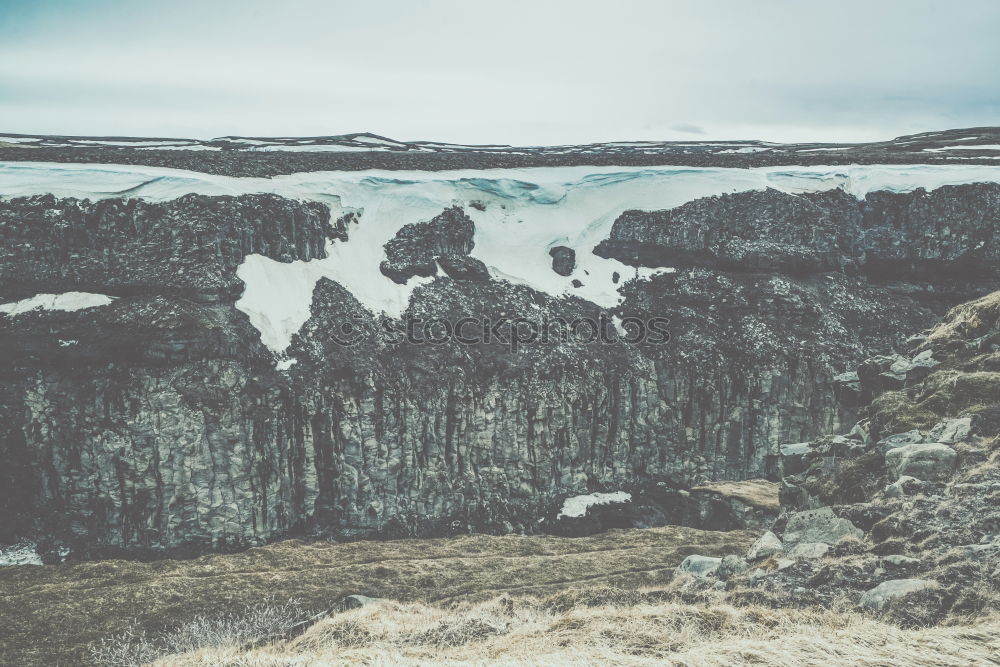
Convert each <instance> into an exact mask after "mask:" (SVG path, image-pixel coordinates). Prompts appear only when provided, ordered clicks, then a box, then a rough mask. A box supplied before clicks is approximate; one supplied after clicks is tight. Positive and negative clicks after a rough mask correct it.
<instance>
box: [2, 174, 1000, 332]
mask: <svg viewBox="0 0 1000 667" xmlns="http://www.w3.org/2000/svg"><path fill="white" fill-rule="evenodd" d="M974 182H989V183H1000V168H997V167H993V166H981V165H968V166H954V165H867V166H848V167H823V166H801V167H766V168H757V169H735V168H678V167H658V168H633V167H583V166H573V167H543V168H529V169H485V170H456V171H437V172H425V171H375V170H369V171H351V172H308V173H296V174H290V175H284V176H276V177H273V178H238V177H230V176H218V175H211V174H205V173H200V172H194V171H182V170H175V169H167V168H159V167H146V166H120V165H110V164H86V165H84V164H61V163H32V162H0V192H2V193H3V196H4V197H16V196H22V195H37V194H48V193H51V194H53V195H55V196H56V197H78V198H89V199H105V198H115V197H130V198H142V199H146V200H150V201H165V200H169V199H173V198H176V197H179V196H181V195H184V194H188V193H198V194H204V195H240V194H246V193H274V194H278V195H282V196H284V197H288V198H292V199H298V200H307V201H316V202H322V203H324V204H327V205H329V206H330V207H331V210H332V211H333V213H334V216H335V217H336V216H337V215H340V214H343V213H346V212H349V211H350V212H354V213H355V214H357V215H356V217H355V218H354V222H352V223H350V225H349V229H348V237H349V240H348V241H334V242H329V244H328V247H327V257H326V258H324V259H317V260H312V261H294V262H288V263H285V262H279V261H275V260H273V259H269V258H267V257H264V256H262V255H249V256H247V257H246V259H245V261H244V263H243V265H242V266H241V267H240V269H239V271H238V275H239V277H240V278H241V279H242V280H243V281H244V282H245V283H246V289H245V291H244V293H243V296H242V298H241V299H240V300H239V302H238V303H237V307H238V308H239V309H240V310H242V311H243V312H245V313H246V314H247V315H248V316H249V318H250V320H251V322H252V323H253V325H254V326H255V327H256V328H257V329H258V330H259V331H260V332H261V338H262V341H263V342H264V343H265V344H266V345H267V346H268V347H269V348H271V349H272V350H274V351H276V352H281V351H282V350H284V349H285V348H286V347H287V346H288V344H289V342H290V339H291V336H292V335H293V334H294V333H295V332H296V331H298V330H299V328H300V327H301V326H302V324H303V323H304V322H305V321H306V319H308V317H309V312H310V304H311V300H312V291H313V286H314V285H315V284H316V282H317V281H318V280H319V279H320V278H323V277H325V278H329V279H331V280H333V281H335V282H337V283H339V284H341V285H343V286H344V287H345V288H346V289H347V290H348V291H350V292H351V293H352V294H353V295H354V296H355V297H356V298H357V299H358V300H359V301H360V302H361V303H363V304H364V305H366V306H367V307H369V308H371V309H372V310H374V311H381V312H385V313H387V314H389V315H392V316H398V315H400V314H401V313H402V312H403V310H405V308H406V306H407V304H408V302H409V298H410V295H411V293H412V292H413V290H414V289H415V288H416V286H417V285H419V284H421V283H422V282H427V281H430V280H432V279H433V278H420V277H415V278H411V279H410V280H409V281H407V282H406V283H405V284H397V283H395V282H393V281H392V280H390V279H389V278H387V277H386V276H384V275H382V273H381V272H380V270H379V265H380V263H381V261H382V260H383V259H384V258H385V251H384V247H383V246H384V245H385V243H386V242H388V241H389V240H390V239H391V238H392V237H393V236H394V235H395V234H396V232H397V231H399V229H400V228H401V227H402V226H403V225H406V224H409V223H413V222H417V221H422V220H428V219H430V218H432V217H433V216H435V215H437V214H439V213H440V212H441V211H442V209H444V208H446V207H448V206H451V205H455V204H458V205H460V206H463V207H464V208H465V211H466V213H467V214H468V215H469V216H470V217H471V218H472V220H473V221H474V223H475V237H474V242H475V247H474V249H473V250H472V252H471V256H472V257H474V258H476V259H479V260H481V261H482V262H484V263H485V265H486V266H487V268H488V269H489V272H490V274H491V276H492V277H494V278H500V279H505V280H508V281H510V282H512V283H516V284H523V285H528V286H530V287H532V288H534V289H536V290H539V291H541V292H544V293H547V294H550V295H553V296H561V295H565V294H573V295H575V296H579V297H581V298H584V299H588V300H590V301H592V302H594V303H596V304H598V305H600V306H602V307H612V306H614V305H616V304H617V303H618V302H619V300H620V295H619V293H618V289H619V286H620V285H621V284H622V283H623V282H624V281H627V280H629V279H632V278H645V277H649V276H650V275H652V274H653V273H656V272H658V271H665V270H669V269H645V268H635V267H631V266H626V265H625V264H622V263H621V262H619V261H617V260H615V259H606V258H602V257H598V256H597V255H595V254H593V252H592V251H593V249H594V247H595V246H596V245H597V244H598V243H599V242H600V241H601V240H603V239H605V238H607V236H608V233H609V231H610V229H611V226H612V224H613V222H614V220H615V219H616V218H617V217H618V216H619V215H620V214H621V213H622V212H624V211H626V210H631V209H638V210H660V209H669V208H673V207H677V206H680V205H681V204H684V203H685V202H689V201H692V200H694V199H698V198H701V197H708V196H712V195H719V194H723V193H733V192H741V191H748V190H763V189H766V188H774V189H777V190H779V191H782V192H785V193H789V194H801V193H806V192H818V191H823V190H830V189H835V188H840V189H843V190H844V191H846V192H847V193H849V194H852V195H854V196H856V197H859V198H863V197H864V196H865V195H867V194H868V193H870V192H872V191H875V190H887V191H891V192H907V191H912V190H915V189H917V188H924V189H927V190H933V189H935V188H938V187H941V186H944V185H958V184H964V183H974ZM555 246H566V247H568V248H571V249H573V250H574V251H575V253H576V260H577V267H578V269H579V270H578V271H576V272H575V273H574V276H573V277H569V276H561V275H558V274H557V273H555V272H554V271H553V270H552V259H551V257H550V255H549V250H550V249H551V248H553V247H555ZM615 274H617V276H616V275H615ZM619 278H620V279H619ZM575 281H578V282H580V283H582V284H578V285H574V282H575ZM89 298H90V300H86V299H83V297H82V296H77V297H71V296H70V295H62V297H60V298H56V299H53V297H52V296H51V295H38V296H36V297H34V298H33V299H29V300H26V301H23V302H18V303H15V304H4V305H3V306H0V310H2V311H3V312H14V313H17V312H22V311H24V310H29V309H31V308H36V307H48V308H63V309H66V308H65V306H66V305H67V304H69V305H71V306H73V307H92V306H97V305H103V304H104V303H106V302H105V301H102V302H98V300H99V298H100V299H107V298H108V297H102V296H101V295H91V296H90V297H89ZM81 299H83V300H81ZM50 302H51V303H50ZM84 303H85V304H86V305H79V304H84ZM74 304H76V305H74Z"/></svg>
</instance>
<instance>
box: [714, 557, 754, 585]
mask: <svg viewBox="0 0 1000 667" xmlns="http://www.w3.org/2000/svg"><path fill="white" fill-rule="evenodd" d="M749 569H750V563H748V562H747V560H746V559H745V558H743V557H742V556H736V555H734V554H730V555H729V556H724V557H723V558H722V562H721V563H719V567H718V569H716V571H715V576H717V577H718V578H719V579H722V580H726V579H729V578H730V577H732V576H735V575H737V574H741V573H743V572H746V571H747V570H749Z"/></svg>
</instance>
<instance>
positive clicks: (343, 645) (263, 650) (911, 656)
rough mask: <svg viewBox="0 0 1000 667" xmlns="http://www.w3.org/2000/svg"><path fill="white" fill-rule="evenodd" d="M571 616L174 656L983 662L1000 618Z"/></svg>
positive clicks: (330, 630)
mask: <svg viewBox="0 0 1000 667" xmlns="http://www.w3.org/2000/svg"><path fill="white" fill-rule="evenodd" d="M612 602H613V603H611V604H607V603H605V604H600V605H597V606H588V605H587V604H579V605H576V606H573V607H571V608H569V609H552V608H551V607H549V608H547V607H546V605H545V603H544V602H543V603H542V604H534V603H532V602H531V601H517V602H513V601H510V600H504V599H502V598H501V599H499V600H497V601H495V602H492V603H487V604H480V605H474V606H467V607H463V608H459V609H442V608H440V607H427V606H424V605H419V604H412V603H411V604H399V603H394V602H388V601H386V602H381V603H378V604H376V605H371V606H367V607H363V608H361V609H357V610H353V611H349V612H345V613H343V614H338V615H336V616H332V617H330V618H327V619H325V620H323V621H320V622H319V623H317V624H316V625H314V626H312V627H311V628H310V629H309V630H308V631H306V632H305V633H304V634H303V635H302V636H300V637H297V638H295V639H292V640H291V641H288V642H282V643H278V644H274V645H270V646H264V647H259V648H256V649H243V650H241V649H239V648H235V647H224V648H218V649H203V650H200V651H196V652H193V653H189V654H185V655H182V656H170V657H168V658H164V659H162V660H160V661H158V662H157V663H155V664H156V665H157V667H167V666H168V665H169V666H170V667H196V666H197V667H209V666H214V665H223V664H224V665H231V666H234V667H235V666H236V665H240V666H247V667H249V666H251V665H252V666H255V667H264V666H265V665H266V666H272V667H276V666H278V665H293V664H294V665H412V666H416V665H430V664H434V665H484V664H500V665H552V666H556V665H559V666H569V665H580V666H583V665H588V666H589V665H595V666H596V665H649V666H652V665H762V664H763V665H786V666H788V667H793V666H794V667H800V666H805V665H810V666H814V667H829V666H831V665H843V666H847V665H880V666H884V665H894V666H899V667H904V666H908V665H988V664H997V663H996V662H991V659H994V660H995V659H997V656H998V655H1000V637H998V631H1000V622H998V620H997V619H992V620H987V621H984V622H980V623H977V624H976V625H965V626H953V627H940V626H939V627H933V628H920V629H909V630H905V629H902V628H899V627H896V626H893V625H890V624H887V623H883V622H879V621H876V620H874V619H872V618H866V617H864V616H861V615H860V614H857V613H843V612H837V611H829V610H774V609H763V608H760V607H752V606H751V607H740V608H735V607H731V606H728V605H693V604H678V603H675V602H660V603H652V604H648V603H639V604H629V603H628V601H627V600H617V601H612Z"/></svg>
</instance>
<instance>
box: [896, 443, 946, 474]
mask: <svg viewBox="0 0 1000 667" xmlns="http://www.w3.org/2000/svg"><path fill="white" fill-rule="evenodd" d="M957 458H958V456H957V454H956V453H955V450H954V449H952V448H951V447H949V446H948V445H943V444H941V443H939V442H931V443H925V444H913V445H903V446H902V447H896V448H895V449H890V450H889V451H888V452H886V454H885V463H886V467H887V468H888V470H889V473H890V474H891V475H892V476H893V478H894V479H897V480H898V479H899V478H900V477H903V476H907V475H908V476H911V477H916V478H917V479H920V480H925V481H932V482H933V481H944V480H947V479H948V478H949V477H951V474H952V473H953V472H954V471H955V463H956V461H957Z"/></svg>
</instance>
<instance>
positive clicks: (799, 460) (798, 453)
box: [778, 442, 813, 475]
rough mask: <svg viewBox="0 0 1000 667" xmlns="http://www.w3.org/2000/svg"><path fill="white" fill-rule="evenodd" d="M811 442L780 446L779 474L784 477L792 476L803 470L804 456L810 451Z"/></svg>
mask: <svg viewBox="0 0 1000 667" xmlns="http://www.w3.org/2000/svg"><path fill="white" fill-rule="evenodd" d="M812 444H813V443H811V442H793V443H789V444H787V445H780V446H779V447H778V451H779V452H780V453H781V472H782V474H784V475H794V474H796V473H800V472H802V471H803V470H805V467H806V466H805V456H806V455H807V454H808V453H809V452H811V451H812Z"/></svg>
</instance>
